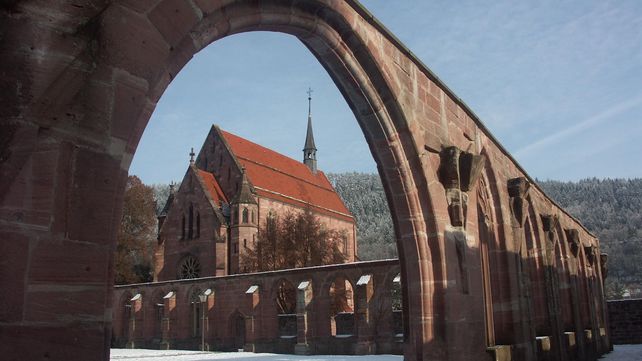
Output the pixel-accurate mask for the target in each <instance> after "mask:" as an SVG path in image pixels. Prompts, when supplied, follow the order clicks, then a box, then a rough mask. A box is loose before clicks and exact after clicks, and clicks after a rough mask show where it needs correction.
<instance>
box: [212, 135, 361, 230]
mask: <svg viewBox="0 0 642 361" xmlns="http://www.w3.org/2000/svg"><path fill="white" fill-rule="evenodd" d="M221 133H222V134H223V136H224V137H225V140H226V141H227V143H228V144H229V146H230V148H231V150H232V153H234V155H235V156H236V158H237V159H238V160H239V162H240V163H241V165H242V166H243V167H245V171H246V174H247V176H248V178H249V180H250V182H252V185H253V186H254V188H255V190H256V192H257V194H258V195H260V196H262V197H266V198H271V199H276V200H279V201H282V202H286V203H294V204H297V205H300V206H304V205H306V204H309V205H310V206H312V207H315V208H316V209H317V210H321V211H325V212H324V213H328V212H330V213H332V214H333V215H335V216H340V217H341V218H344V219H345V218H349V220H350V221H354V219H353V217H352V215H351V214H350V211H349V210H348V208H346V206H345V204H343V201H342V200H341V198H339V195H338V194H337V193H336V192H335V190H334V188H333V187H332V185H331V184H330V181H328V178H326V176H325V174H323V172H321V171H317V173H316V174H314V173H312V171H310V169H309V168H308V167H307V166H306V165H305V164H303V163H301V162H299V161H296V160H294V159H292V158H289V157H286V156H284V155H282V154H280V153H277V152H275V151H273V150H271V149H268V148H265V147H263V146H260V145H258V144H255V143H252V142H250V141H249V140H247V139H243V138H241V137H239V136H236V135H234V134H231V133H228V132H226V131H223V130H221Z"/></svg>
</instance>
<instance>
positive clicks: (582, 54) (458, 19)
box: [130, 0, 642, 183]
mask: <svg viewBox="0 0 642 361" xmlns="http://www.w3.org/2000/svg"><path fill="white" fill-rule="evenodd" d="M362 3H363V4H364V5H365V6H366V7H367V8H368V9H369V10H370V11H371V12H372V13H373V14H374V15H375V16H376V17H377V18H378V19H379V20H380V21H381V22H382V23H383V24H384V25H385V26H386V27H388V28H389V29H390V30H391V31H392V32H393V33H394V34H395V35H396V36H397V37H398V38H399V39H400V40H401V41H402V42H403V43H404V44H405V45H406V47H408V48H409V49H410V50H411V51H412V52H414V53H415V55H416V56H417V57H418V58H419V59H421V60H422V61H423V62H424V64H426V65H427V66H428V67H429V68H430V69H431V70H432V71H433V72H435V73H436V74H437V75H438V76H439V77H440V78H441V79H442V80H443V81H444V82H445V83H446V84H447V85H448V86H449V87H450V88H451V89H452V90H453V91H454V92H455V93H456V94H457V95H458V96H459V97H460V98H462V99H463V100H464V101H465V102H466V103H467V104H468V105H469V107H470V108H471V109H472V110H473V111H474V112H475V113H476V114H477V115H478V116H479V117H480V118H481V119H482V121H483V122H484V124H486V125H487V127H488V128H489V129H490V130H491V132H492V133H493V135H494V136H495V137H496V138H497V139H498V140H499V141H500V142H501V143H502V144H503V145H504V146H505V147H506V148H507V149H508V150H509V151H510V152H511V153H512V154H513V155H514V156H515V158H516V159H517V160H518V161H519V163H520V164H521V165H522V166H523V167H524V168H525V169H526V171H527V172H528V173H529V174H530V175H531V176H532V177H537V178H540V179H559V180H577V179H581V178H586V177H599V178H604V177H610V178H631V177H642V141H641V140H640V138H642V1H594V2H592V1H538V2H518V1H503V0H501V1H488V2H485V1H458V2H452V1H381V0H379V1H376V0H368V1H365V0H364V1H362ZM309 86H310V87H312V88H313V90H314V92H313V94H312V97H313V100H312V115H313V124H314V132H315V141H316V145H317V148H318V149H319V150H318V153H317V158H318V163H319V168H320V169H322V170H324V171H327V172H345V171H359V172H375V171H376V167H375V164H374V161H373V159H372V156H371V155H370V152H369V149H368V147H367V145H366V142H365V139H364V138H363V133H362V132H361V130H360V129H359V127H358V125H357V122H356V121H355V119H354V116H353V114H352V113H351V111H350V109H349V108H348V106H347V104H346V102H345V100H344V99H343V97H342V96H341V94H340V93H339V91H338V89H337V88H336V86H335V85H334V83H333V82H332V80H331V79H330V78H329V76H328V75H327V73H326V72H325V70H324V69H323V68H322V67H321V65H320V64H319V62H318V61H317V60H316V59H315V58H314V57H313V56H312V55H311V54H310V52H309V51H308V50H307V49H306V48H305V47H304V46H303V45H302V44H301V43H300V42H299V41H298V40H297V39H296V38H294V37H292V36H289V35H284V34H278V33H266V32H254V33H247V34H239V35H234V36H231V37H228V38H225V39H222V40H220V41H217V42H215V43H213V44H211V45H210V46H208V47H207V48H205V49H204V50H202V51H201V52H200V53H198V54H197V55H196V56H195V57H194V58H193V59H192V60H191V61H190V62H189V63H188V64H187V65H186V66H185V68H183V70H182V71H181V72H180V73H179V74H178V76H177V77H176V78H175V79H174V81H173V82H172V84H170V86H169V87H168V89H167V91H166V92H165V94H164V95H163V96H162V98H161V100H160V101H159V103H158V105H157V107H156V110H155V112H154V114H153V115H152V118H151V119H150V122H149V125H148V126H147V129H146V130H145V133H144V134H143V138H142V139H141V142H140V145H139V147H138V150H137V152H136V155H135V157H134V160H133V162H132V165H131V168H130V174H136V175H138V176H139V177H141V179H142V180H143V181H144V182H146V183H167V182H169V181H170V180H174V181H178V180H180V179H181V178H182V177H183V174H184V172H185V169H186V167H187V164H188V159H189V157H188V153H189V149H190V147H194V148H195V149H196V150H198V149H199V148H200V146H201V145H202V143H203V141H204V139H205V136H206V134H207V132H208V131H209V128H210V127H211V125H212V124H218V125H219V126H221V127H222V128H223V129H225V130H228V131H230V132H232V133H235V134H238V135H240V136H242V137H245V138H247V139H250V140H252V141H254V142H256V143H259V144H262V145H265V146H267V147H270V148H272V149H275V150H277V151H279V152H281V153H283V154H286V155H288V156H290V157H292V158H295V159H300V158H301V157H302V152H301V149H302V147H303V142H304V139H305V129H306V118H307V106H308V105H307V94H306V90H307V89H308V87H309Z"/></svg>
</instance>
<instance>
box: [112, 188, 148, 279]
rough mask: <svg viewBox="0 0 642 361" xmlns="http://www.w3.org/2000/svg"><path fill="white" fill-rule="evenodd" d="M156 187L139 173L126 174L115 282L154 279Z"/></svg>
mask: <svg viewBox="0 0 642 361" xmlns="http://www.w3.org/2000/svg"><path fill="white" fill-rule="evenodd" d="M155 206H156V204H155V202H154V191H153V190H152V188H151V187H149V186H146V185H145V184H143V182H142V181H141V180H140V179H139V178H138V177H136V176H129V177H128V178H127V185H126V186H125V197H124V201H123V216H122V218H121V222H120V230H119V232H118V243H117V246H116V260H115V280H114V281H115V283H116V284H127V283H137V282H148V281H151V280H152V274H151V272H152V258H153V244H154V240H155V239H156V213H155Z"/></svg>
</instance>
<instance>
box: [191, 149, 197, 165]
mask: <svg viewBox="0 0 642 361" xmlns="http://www.w3.org/2000/svg"><path fill="white" fill-rule="evenodd" d="M195 155H196V154H195V153H194V148H192V150H191V151H190V152H189V164H194V156H195Z"/></svg>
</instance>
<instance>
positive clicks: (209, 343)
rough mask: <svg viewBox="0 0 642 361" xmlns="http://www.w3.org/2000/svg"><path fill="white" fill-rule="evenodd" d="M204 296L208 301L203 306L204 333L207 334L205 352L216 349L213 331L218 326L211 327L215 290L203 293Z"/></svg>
mask: <svg viewBox="0 0 642 361" xmlns="http://www.w3.org/2000/svg"><path fill="white" fill-rule="evenodd" d="M203 294H204V295H205V296H207V301H205V304H204V305H203V306H204V307H203V312H204V314H203V318H204V322H203V327H204V328H205V329H204V330H203V331H204V332H205V351H211V350H213V349H214V342H213V335H212V331H211V330H214V329H215V327H216V326H214V327H210V314H211V313H212V310H213V309H214V302H215V293H214V290H213V289H211V288H208V289H206V290H205V291H203ZM212 318H214V317H212Z"/></svg>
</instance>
